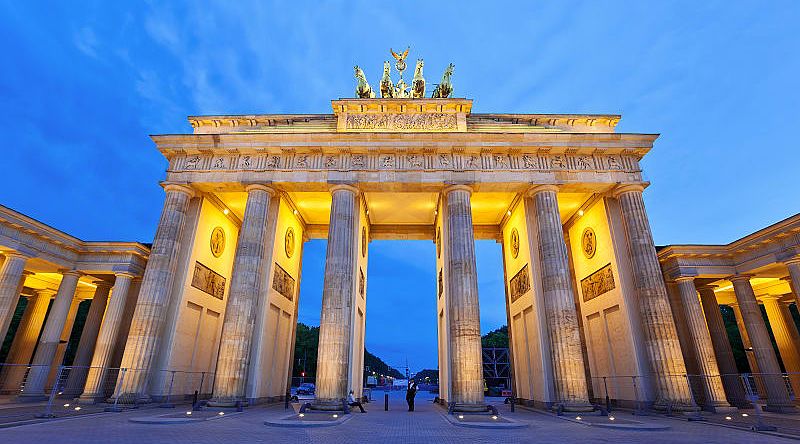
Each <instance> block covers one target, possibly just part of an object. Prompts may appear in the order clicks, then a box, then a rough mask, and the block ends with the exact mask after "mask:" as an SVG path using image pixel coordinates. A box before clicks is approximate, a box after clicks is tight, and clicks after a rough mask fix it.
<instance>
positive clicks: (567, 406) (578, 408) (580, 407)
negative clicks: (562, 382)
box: [551, 401, 594, 413]
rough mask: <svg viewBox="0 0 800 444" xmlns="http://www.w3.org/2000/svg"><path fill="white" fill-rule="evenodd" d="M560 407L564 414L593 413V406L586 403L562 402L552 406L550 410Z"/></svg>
mask: <svg viewBox="0 0 800 444" xmlns="http://www.w3.org/2000/svg"><path fill="white" fill-rule="evenodd" d="M559 405H561V406H562V408H563V409H564V411H565V412H576V413H577V412H593V411H594V406H593V405H591V404H589V402H588V401H586V402H563V403H556V404H553V405H552V407H551V409H558V406H559Z"/></svg>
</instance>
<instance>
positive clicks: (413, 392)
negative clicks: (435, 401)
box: [406, 380, 417, 412]
mask: <svg viewBox="0 0 800 444" xmlns="http://www.w3.org/2000/svg"><path fill="white" fill-rule="evenodd" d="M415 396H417V383H416V382H414V381H413V380H412V381H410V382H409V383H408V389H406V402H407V403H408V411H409V412H413V411H414V397H415Z"/></svg>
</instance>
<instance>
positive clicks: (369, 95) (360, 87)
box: [354, 65, 375, 99]
mask: <svg viewBox="0 0 800 444" xmlns="http://www.w3.org/2000/svg"><path fill="white" fill-rule="evenodd" d="M354 69H355V71H356V79H357V80H358V84H357V85H356V97H358V98H359V99H374V98H375V91H373V90H372V87H371V86H369V82H367V76H365V75H364V71H362V70H361V68H359V67H358V65H356V66H355V67H354Z"/></svg>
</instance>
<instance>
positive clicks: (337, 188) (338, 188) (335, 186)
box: [330, 183, 361, 194]
mask: <svg viewBox="0 0 800 444" xmlns="http://www.w3.org/2000/svg"><path fill="white" fill-rule="evenodd" d="M337 191H349V192H351V193H353V194H358V193H360V192H361V191H360V190H359V189H358V188H356V187H354V186H352V185H350V184H346V183H337V184H333V185H331V188H330V192H331V194H334V193H336V192H337Z"/></svg>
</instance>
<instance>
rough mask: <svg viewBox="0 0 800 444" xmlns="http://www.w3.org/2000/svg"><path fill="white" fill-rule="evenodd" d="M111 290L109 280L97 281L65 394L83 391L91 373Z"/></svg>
mask: <svg viewBox="0 0 800 444" xmlns="http://www.w3.org/2000/svg"><path fill="white" fill-rule="evenodd" d="M110 291H111V284H109V283H108V282H105V281H100V282H98V283H97V288H96V289H95V292H94V296H93V297H92V302H91V304H90V305H89V312H88V313H87V314H86V321H85V322H84V323H83V330H81V336H80V341H79V342H78V350H77V351H76V353H75V360H74V361H72V369H71V370H70V372H69V378H68V379H67V384H66V386H65V387H64V395H67V396H76V395H80V394H81V393H82V392H83V384H84V382H85V381H86V375H88V373H89V365H91V363H92V355H93V354H94V346H95V344H96V343H97V334H98V332H99V331H100V324H101V323H102V321H103V315H104V314H105V312H106V305H107V304H108V293H109V292H110Z"/></svg>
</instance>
